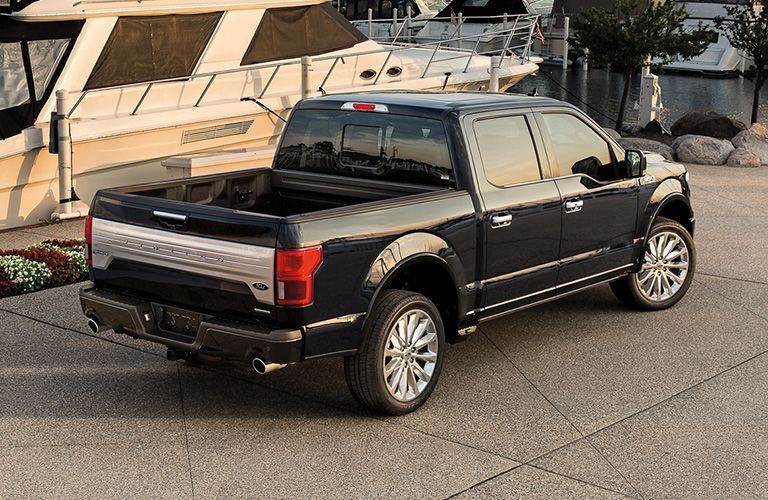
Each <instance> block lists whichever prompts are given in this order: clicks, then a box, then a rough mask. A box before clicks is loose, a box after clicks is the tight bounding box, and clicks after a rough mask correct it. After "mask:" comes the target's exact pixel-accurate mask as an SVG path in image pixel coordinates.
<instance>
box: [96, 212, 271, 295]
mask: <svg viewBox="0 0 768 500" xmlns="http://www.w3.org/2000/svg"><path fill="white" fill-rule="evenodd" d="M92 234H93V267H94V268H95V269H107V268H109V266H110V264H111V263H112V261H113V260H114V259H124V260H128V261H133V262H141V263H144V264H151V265H156V266H162V267H165V268H171V269H176V270H179V271H186V272H190V273H197V274H204V275H206V276H213V277H217V278H221V279H225V280H229V281H235V282H239V283H244V284H245V285H247V286H248V288H249V289H250V290H251V293H253V295H254V297H256V300H258V301H259V302H262V303H264V304H269V305H274V303H275V296H274V290H273V286H272V284H273V283H274V275H275V249H274V248H268V247H263V246H257V245H247V244H244V243H234V242H231V241H223V240H217V239H213V238H203V237H200V236H190V235H186V234H180V233H173V232H169V231H163V230H160V229H151V228H146V227H141V226H134V225H131V224H124V223H122V222H113V221H108V220H105V219H97V218H94V219H93V233H92Z"/></svg>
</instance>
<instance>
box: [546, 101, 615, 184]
mask: <svg viewBox="0 0 768 500" xmlns="http://www.w3.org/2000/svg"><path fill="white" fill-rule="evenodd" d="M542 117H543V119H544V125H545V126H546V128H547V131H548V132H549V136H550V138H551V139H552V144H553V145H554V149H555V150H554V155H555V159H556V160H557V164H558V165H559V167H560V175H563V176H565V175H571V174H585V175H588V176H590V177H592V178H593V179H596V180H598V181H611V180H617V179H619V178H621V176H620V175H618V169H617V168H616V165H614V163H613V160H612V159H611V153H610V150H609V149H608V143H607V142H605V140H603V138H602V137H600V136H599V135H598V134H597V133H596V132H595V131H594V130H592V128H591V127H590V126H589V125H587V124H586V123H584V122H583V121H581V120H580V119H579V118H577V117H575V116H573V115H568V114H558V113H546V114H543V115H542Z"/></svg>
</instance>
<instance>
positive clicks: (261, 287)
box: [253, 282, 269, 292]
mask: <svg viewBox="0 0 768 500" xmlns="http://www.w3.org/2000/svg"><path fill="white" fill-rule="evenodd" d="M253 288H255V289H256V290H258V291H260V292H264V291H267V290H269V285H267V284H266V283H259V282H256V283H254V284H253Z"/></svg>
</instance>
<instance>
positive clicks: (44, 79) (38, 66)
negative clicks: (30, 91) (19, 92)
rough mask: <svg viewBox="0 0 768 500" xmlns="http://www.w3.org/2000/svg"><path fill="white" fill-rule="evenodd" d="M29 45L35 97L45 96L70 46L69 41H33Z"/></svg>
mask: <svg viewBox="0 0 768 500" xmlns="http://www.w3.org/2000/svg"><path fill="white" fill-rule="evenodd" d="M27 45H28V46H29V59H30V63H31V65H32V79H33V80H34V82H35V95H43V92H44V91H45V89H46V88H47V87H48V85H49V84H50V83H51V76H52V75H53V70H54V69H55V68H56V66H57V64H58V62H59V61H60V60H61V58H62V57H63V56H64V53H65V52H66V50H67V47H68V46H69V40H31V41H29V42H28V44H27Z"/></svg>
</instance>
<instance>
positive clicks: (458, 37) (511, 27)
mask: <svg viewBox="0 0 768 500" xmlns="http://www.w3.org/2000/svg"><path fill="white" fill-rule="evenodd" d="M507 20H508V23H509V24H508V25H507V26H502V27H501V28H499V29H493V30H488V31H486V32H483V33H478V34H469V35H465V34H463V33H461V30H459V29H457V30H454V33H452V34H451V35H450V36H448V37H445V38H441V39H440V40H432V41H426V42H418V43H417V42H412V41H408V40H407V39H406V38H405V37H402V35H403V32H404V30H405V25H404V24H403V25H401V26H400V27H399V28H398V30H397V32H396V33H395V36H394V37H393V39H392V40H391V41H389V42H386V43H380V44H379V47H378V48H377V49H372V50H362V51H355V52H344V53H340V54H337V55H327V56H315V57H312V58H308V57H303V58H300V59H299V58H297V59H291V60H284V61H278V62H270V63H259V64H252V65H247V66H241V67H239V68H232V69H226V70H219V71H212V72H204V73H197V74H193V75H190V76H185V77H181V78H166V79H160V80H153V81H148V82H140V83H131V84H126V85H119V86H112V87H105V88H99V89H89V90H84V91H82V92H79V95H77V94H78V93H77V92H74V93H73V94H74V95H76V96H77V97H76V98H75V103H74V105H73V106H72V108H71V109H70V111H69V113H68V116H70V117H72V118H75V113H76V111H78V109H79V108H80V107H81V106H82V104H83V102H84V101H86V100H87V99H88V98H90V97H93V96H96V95H99V94H104V93H110V92H111V93H114V92H115V91H116V90H117V91H119V90H133V91H136V92H137V94H138V95H139V97H138V100H137V101H136V104H135V105H134V107H133V108H132V111H131V112H130V115H131V116H133V115H136V114H137V113H139V111H140V110H141V108H142V105H143V104H144V103H145V102H146V100H147V97H148V96H149V94H150V92H151V91H152V89H153V88H156V87H158V86H160V85H162V84H169V83H180V84H182V85H184V84H187V83H189V82H193V81H205V84H204V85H203V84H202V83H201V85H203V88H202V90H201V91H200V93H199V94H197V97H196V98H195V99H193V100H194V104H193V105H191V106H189V107H193V108H197V107H199V106H201V105H202V104H203V103H204V101H205V98H206V96H207V95H208V93H209V91H210V89H211V87H212V86H213V84H214V82H215V81H216V80H217V79H221V78H222V77H224V76H228V75H233V74H243V73H245V74H247V73H249V72H254V71H263V70H268V74H269V76H267V77H266V81H265V83H264V84H263V85H262V87H261V89H260V91H259V93H258V95H255V96H248V97H255V98H256V99H264V98H267V97H270V96H272V95H273V94H270V91H271V90H272V84H273V82H274V81H275V79H276V77H277V76H278V73H280V71H281V70H283V71H284V69H285V68H290V67H293V68H294V69H299V68H300V69H301V71H302V72H306V70H307V68H306V67H305V66H306V65H308V64H311V65H313V67H314V65H315V64H316V63H322V62H327V61H330V67H329V69H328V70H327V72H325V74H324V76H323V78H322V80H321V82H322V83H321V84H320V85H319V87H317V88H315V89H309V88H304V85H305V84H306V81H307V79H305V78H301V79H300V80H301V82H302V89H301V94H302V96H304V95H306V94H307V93H308V92H320V93H323V94H324V93H325V92H326V88H325V86H326V84H327V83H328V81H329V80H330V79H331V77H332V75H333V73H334V71H335V70H336V69H337V68H338V63H339V62H341V63H342V64H343V63H344V61H345V59H350V58H356V57H362V56H370V55H377V54H380V55H383V56H384V62H383V64H382V65H381V68H380V69H379V71H377V72H376V76H375V78H373V79H372V80H370V81H367V82H359V84H357V86H358V87H365V86H371V85H376V84H377V83H378V82H379V78H380V77H381V74H382V73H383V72H385V71H386V68H387V64H388V63H389V61H390V60H391V58H392V56H393V55H396V54H398V53H400V52H403V51H409V50H410V51H412V50H414V49H420V50H425V51H426V50H429V51H431V54H430V57H429V59H428V61H427V63H426V64H425V66H424V69H423V70H422V72H421V75H420V78H427V77H428V76H438V75H430V70H431V69H434V68H435V67H436V66H437V65H438V64H439V63H444V62H448V61H453V60H458V59H466V64H465V65H464V69H463V72H465V73H466V72H467V71H469V69H470V64H471V62H472V60H473V58H474V57H476V56H481V55H482V56H498V57H497V59H496V61H497V64H498V67H499V68H500V67H501V65H502V64H503V62H504V60H505V59H508V58H517V59H519V60H520V63H521V64H524V63H526V62H528V61H529V60H530V47H531V40H532V37H533V34H534V29H535V26H536V23H537V21H538V16H536V15H520V16H508V17H507ZM489 38H490V39H493V38H495V39H499V40H502V41H503V43H501V45H500V47H499V48H493V49H489V50H479V48H480V47H481V41H482V40H487V39H489ZM269 70H271V71H269ZM444 74H445V72H442V71H441V72H440V76H442V75H444ZM73 97H74V96H73ZM242 97H243V96H238V98H237V99H233V101H235V100H240V99H241V98H242Z"/></svg>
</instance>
